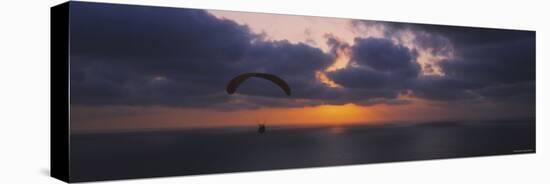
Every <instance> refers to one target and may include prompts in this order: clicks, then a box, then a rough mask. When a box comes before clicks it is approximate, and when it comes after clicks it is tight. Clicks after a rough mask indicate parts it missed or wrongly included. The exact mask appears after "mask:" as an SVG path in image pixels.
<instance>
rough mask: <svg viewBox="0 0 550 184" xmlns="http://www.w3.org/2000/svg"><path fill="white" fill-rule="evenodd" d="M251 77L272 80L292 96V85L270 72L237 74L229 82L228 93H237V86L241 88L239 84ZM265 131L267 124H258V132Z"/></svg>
mask: <svg viewBox="0 0 550 184" xmlns="http://www.w3.org/2000/svg"><path fill="white" fill-rule="evenodd" d="M251 77H257V78H261V79H265V80H268V81H271V82H273V83H274V84H275V85H277V86H279V88H281V89H282V90H283V91H284V92H285V94H286V95H287V96H290V94H291V92H290V86H289V85H288V83H286V82H285V81H284V80H283V79H281V78H280V77H277V76H276V75H273V74H268V73H243V74H240V75H238V76H236V77H235V78H233V79H231V81H229V83H228V84H227V88H226V89H225V90H226V91H227V94H230V95H231V94H233V93H235V91H237V88H239V86H240V85H241V84H242V83H243V82H244V81H246V80H247V79H249V78H251ZM265 131H266V126H265V124H259V125H258V133H261V134H263V133H264V132H265Z"/></svg>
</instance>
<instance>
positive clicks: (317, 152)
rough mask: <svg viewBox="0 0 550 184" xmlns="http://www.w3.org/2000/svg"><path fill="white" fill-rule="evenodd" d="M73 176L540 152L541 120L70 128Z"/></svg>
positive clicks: (125, 176) (91, 177) (81, 178)
mask: <svg viewBox="0 0 550 184" xmlns="http://www.w3.org/2000/svg"><path fill="white" fill-rule="evenodd" d="M70 151H71V158H70V159H71V164H70V165H71V178H72V179H73V181H75V182H76V181H91V180H107V179H109V180H111V179H128V178H141V177H157V176H175V175H195V174H210V173H223V172H239V171H257V170H271V169H286V168H303V167H319V166H336V165H348V164H365V163H380V162H395V161H409V160H426V159H439V158H453V157H469V156H486V155H501V154H515V153H533V152H535V120H534V119H533V120H510V121H485V122H431V123H416V124H410V123H409V124H389V125H362V126H358V125H353V126H351V125H350V126H324V127H270V126H269V125H268V127H267V132H266V133H264V134H259V133H258V132H257V127H256V126H252V127H238V128H212V129H194V130H169V131H168V130H164V131H161V130H158V131H135V132H129V131H127V132H111V133H85V134H72V135H71V148H70Z"/></svg>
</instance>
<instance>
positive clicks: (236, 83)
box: [226, 73, 290, 96]
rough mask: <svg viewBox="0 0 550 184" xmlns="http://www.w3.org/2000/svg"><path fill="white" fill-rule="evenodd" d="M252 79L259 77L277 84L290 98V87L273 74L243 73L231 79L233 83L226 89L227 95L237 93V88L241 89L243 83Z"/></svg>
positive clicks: (230, 82)
mask: <svg viewBox="0 0 550 184" xmlns="http://www.w3.org/2000/svg"><path fill="white" fill-rule="evenodd" d="M251 77H258V78H262V79H265V80H269V81H271V82H273V83H274V84H276V85H277V86H279V88H281V89H282V90H283V91H284V92H285V94H286V95H287V96H290V86H289V85H288V84H287V83H286V82H285V81H284V80H283V79H281V78H280V77H277V76H275V75H273V74H268V73H243V74H240V75H238V76H236V77H235V78H233V79H231V81H229V84H227V88H226V91H227V94H233V93H235V91H237V88H239V86H240V85H241V83H243V82H244V81H246V80H247V79H249V78H251Z"/></svg>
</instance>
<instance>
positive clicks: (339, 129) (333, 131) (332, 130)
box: [328, 126, 346, 135]
mask: <svg viewBox="0 0 550 184" xmlns="http://www.w3.org/2000/svg"><path fill="white" fill-rule="evenodd" d="M345 131H346V128H344V127H341V126H335V127H330V128H329V129H328V132H329V133H331V134H335V135H338V134H342V133H344V132H345Z"/></svg>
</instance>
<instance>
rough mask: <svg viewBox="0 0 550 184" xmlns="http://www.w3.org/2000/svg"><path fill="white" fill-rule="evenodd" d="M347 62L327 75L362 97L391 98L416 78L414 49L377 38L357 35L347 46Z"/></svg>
mask: <svg viewBox="0 0 550 184" xmlns="http://www.w3.org/2000/svg"><path fill="white" fill-rule="evenodd" d="M351 49H352V53H353V54H352V57H351V64H350V65H351V66H350V67H347V68H345V69H341V70H336V71H334V72H330V73H329V74H328V76H330V78H332V79H333V80H334V81H335V82H336V83H338V84H339V85H341V86H343V87H344V88H350V89H355V91H359V93H360V94H361V96H363V98H362V99H357V98H354V100H355V101H362V100H363V101H364V100H367V101H368V100H370V99H373V98H376V99H377V100H376V101H377V102H382V101H383V100H380V99H386V100H393V99H395V98H396V97H397V96H398V95H399V94H400V93H401V92H402V91H404V90H407V89H408V88H409V85H410V82H411V81H412V80H414V79H416V78H417V76H418V74H419V71H420V66H419V65H418V63H417V62H416V54H415V53H414V51H411V50H409V49H408V48H406V47H403V46H400V45H396V44H394V43H392V42H391V41H390V40H387V39H381V38H367V39H362V38H357V39H355V44H354V45H353V46H352V47H351ZM371 102H372V101H371Z"/></svg>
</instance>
